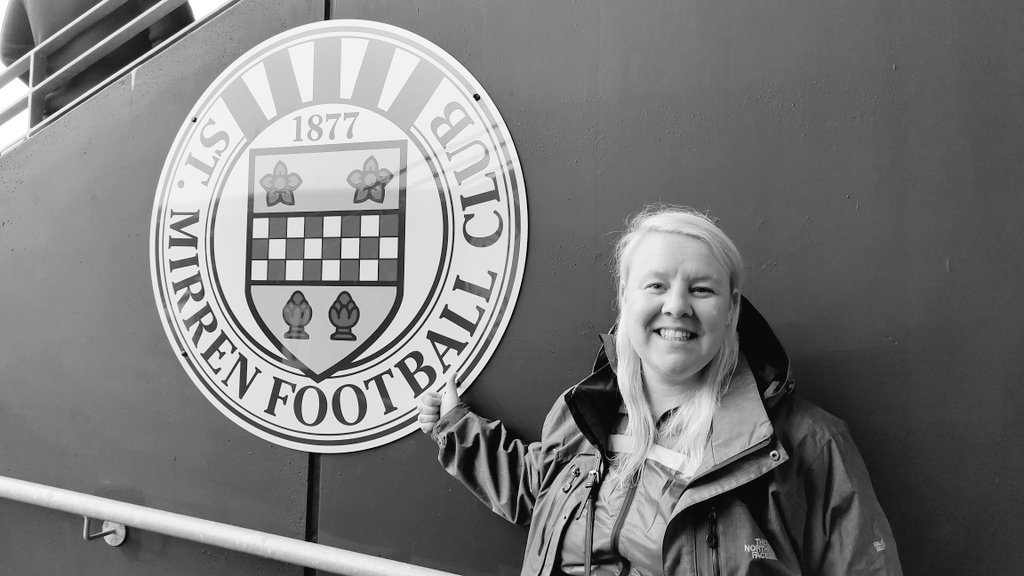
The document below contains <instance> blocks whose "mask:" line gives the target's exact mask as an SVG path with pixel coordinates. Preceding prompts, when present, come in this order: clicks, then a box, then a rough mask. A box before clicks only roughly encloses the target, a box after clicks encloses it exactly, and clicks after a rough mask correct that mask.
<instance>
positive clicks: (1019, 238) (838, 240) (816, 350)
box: [0, 0, 1024, 575]
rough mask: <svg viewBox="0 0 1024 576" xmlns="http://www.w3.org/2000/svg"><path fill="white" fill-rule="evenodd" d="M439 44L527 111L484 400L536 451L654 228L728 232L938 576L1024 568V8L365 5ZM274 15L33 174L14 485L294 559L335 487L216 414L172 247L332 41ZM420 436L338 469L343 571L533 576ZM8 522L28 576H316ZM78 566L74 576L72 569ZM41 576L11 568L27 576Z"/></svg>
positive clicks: (1, 546)
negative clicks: (274, 71)
mask: <svg viewBox="0 0 1024 576" xmlns="http://www.w3.org/2000/svg"><path fill="white" fill-rule="evenodd" d="M331 10H332V13H333V16H334V17H337V18H342V17H345V18H367V19H373V20H380V21H384V22H387V23H390V24H394V25H397V26H401V27H403V28H407V29H409V30H411V31H413V32H415V33H417V34H420V35H421V36H424V37H426V38H428V39H430V40H431V41H433V42H434V43H436V44H438V45H439V46H441V47H442V48H443V49H445V50H447V51H448V52H449V53H451V54H452V55H453V56H454V57H455V58H456V59H458V60H459V61H460V62H461V63H462V64H463V65H465V66H466V68H468V69H469V70H470V71H471V72H472V73H473V74H474V75H475V76H476V78H477V79H478V80H479V81H480V82H481V84H482V85H483V86H484V88H485V89H486V90H487V91H488V93H489V94H490V96H491V98H492V99H493V100H494V101H495V102H496V104H497V106H498V107H499V110H500V112H501V114H502V116H503V117H504V119H505V121H506V123H507V124H508V126H509V129H510V131H511V133H512V136H513V138H514V139H515V143H516V147H517V149H518V151H519V156H520V159H521V161H522V166H523V171H524V174H525V179H526V185H527V189H528V196H529V210H530V247H529V256H528V259H527V265H526V276H525V279H524V282H523V287H522V291H521V294H520V298H519V304H518V306H517V309H516V312H515V314H514V316H513V317H512V321H511V324H510V326H509V329H508V331H507V332H506V334H505V337H504V338H503V340H502V344H501V347H500V348H499V349H498V351H497V353H496V354H495V355H494V358H493V359H492V361H491V362H490V364H489V365H488V367H487V369H486V371H485V372H484V373H483V375H482V376H481V377H480V378H479V379H478V380H477V381H476V383H475V384H474V386H473V387H472V388H471V389H470V391H469V392H468V394H467V395H466V398H467V400H468V401H469V402H470V404H472V405H473V406H474V407H476V408H477V409H478V410H479V411H480V412H481V413H483V414H485V415H488V416H491V417H498V418H502V419H503V420H504V421H505V422H506V423H507V424H508V425H509V427H510V428H511V429H512V430H513V431H515V432H516V433H518V434H519V435H520V436H521V437H523V438H524V439H528V440H531V439H536V437H537V434H538V432H539V429H540V425H541V422H542V419H543V417H544V414H545V413H546V411H547V409H548V407H549V406H550V405H551V403H552V402H553V401H554V399H555V397H556V396H557V395H558V394H559V393H560V392H561V391H562V390H564V389H565V388H566V387H568V386H570V385H571V384H573V383H574V382H576V381H577V380H578V379H579V378H581V377H582V376H584V375H585V374H586V373H587V368H588V366H589V365H590V361H591V358H592V354H593V352H594V350H595V348H596V345H597V339H596V336H595V335H596V333H597V332H599V331H601V330H605V329H607V328H608V326H609V325H610V324H611V322H612V320H613V315H614V312H613V309H612V294H613V293H612V289H611V286H610V283H609V280H608V270H607V260H608V255H609V246H610V243H611V242H612V241H613V239H614V237H615V234H614V233H613V232H614V231H615V230H618V229H620V228H621V226H622V220H623V218H624V217H625V216H626V215H627V214H629V213H631V212H634V211H635V210H637V209H638V208H639V207H640V206H641V205H643V204H644V203H646V202H652V201H668V202H675V203H681V204H688V205H691V206H695V207H698V208H709V209H711V210H712V213H713V214H714V215H716V216H718V217H719V218H720V219H721V220H720V224H721V225H722V227H723V228H724V229H725V230H726V231H727V232H728V233H730V234H731V235H732V237H733V238H734V239H735V240H736V242H737V244H738V245H739V246H740V248H741V250H742V251H743V252H744V255H745V257H746V260H747V268H748V283H747V288H746V294H747V295H748V296H749V297H750V299H751V300H752V301H754V302H755V303H756V304H757V305H758V307H759V308H760V310H761V311H762V313H763V314H764V315H765V316H766V317H767V318H768V319H769V321H771V322H772V323H773V325H774V327H775V328H776V330H777V332H778V334H779V336H780V337H781V339H782V340H783V342H784V343H785V344H786V346H787V348H788V350H789V352H790V354H791V356H792V357H793V363H794V366H795V370H796V376H797V379H798V391H799V392H800V393H802V394H804V395H805V396H807V397H809V398H811V399H813V400H814V401H816V402H818V403H820V404H821V405H823V406H824V407H825V408H827V409H828V410H830V411H832V412H833V413H835V414H837V415H839V416H841V417H842V418H844V419H845V420H847V421H848V422H849V423H850V425H851V427H852V430H853V434H854V437H855V438H856V439H857V442H858V444H859V446H860V448H861V451H862V452H863V454H864V457H865V459H866V461H867V463H868V466H869V468H870V470H871V473H872V477H873V479H874V484H875V487H876V490H877V492H878V495H879V498H880V500H881V501H882V504H883V506H884V507H885V509H886V511H887V512H888V514H889V518H890V521H891V523H892V525H893V530H894V532H895V534H896V537H897V540H898V544H899V549H900V552H901V555H902V557H903V561H904V567H905V569H906V572H907V573H908V574H1011V573H1015V571H1016V568H1017V567H1018V566H1020V565H1021V564H1022V563H1024V552H1022V549H1021V547H1019V546H1017V543H1016V536H1017V535H1018V534H1021V533H1024V520H1022V519H1021V518H1020V517H1019V515H1018V514H1017V513H1016V512H1017V511H1018V510H1021V509H1024V491H1022V490H1020V481H1019V480H1018V479H1019V478H1020V477H1021V476H1022V474H1024V452H1022V451H1021V450H1020V448H1019V446H1020V445H1021V442H1022V440H1024V423H1022V419H1020V418H1018V417H1017V415H1018V414H1019V413H1020V412H1021V411H1022V409H1024V394H1022V393H1021V389H1020V388H1021V383H1022V381H1024V360H1022V359H1021V354H1020V351H1021V350H1022V349H1024V334H1022V331H1021V330H1020V329H1019V327H1020V326H1021V325H1024V304H1022V303H1021V302H1020V300H1019V299H1018V298H1016V297H1015V296H1016V293H1017V292H1018V291H1019V290H1018V289H1017V286H1016V281H1017V280H1019V279H1020V278H1021V277H1022V273H1024V232H1022V229H1021V226H1020V225H1019V224H1018V222H1019V220H1020V217H1021V214H1024V195H1022V194H1020V188H1021V185H1020V183H1021V182H1022V176H1024V162H1022V158H1021V156H1022V154H1024V108H1022V107H1021V105H1020V103H1021V101H1022V100H1021V99H1022V96H1024V37H1022V36H1021V34H1020V33H1019V31H1020V30H1021V29H1024V26H1022V25H1024V8H1021V7H1020V5H1019V3H1017V2H1012V1H1009V0H998V1H992V2H987V3H984V5H980V4H978V3H976V2H968V1H966V0H931V1H929V2H923V1H916V0H912V1H909V2H900V3H892V2H880V1H877V0H866V1H860V2H821V1H817V0H799V1H795V2H785V3H783V2H770V1H764V0H736V1H731V2H722V1H721V0H705V1H655V0H634V1H631V2H621V1H615V0H587V1H585V2H572V3H570V2H549V1H543V0H522V1H519V2H502V1H499V0H445V1H440V0H429V1H428V0H415V1H409V0H377V1H374V2H366V1H359V2H357V1H336V2H333V4H332V5H331ZM323 13H324V4H323V3H322V2H313V1H308V2H287V3H277V2H270V1H268V0H246V1H243V2H242V3H240V4H239V5H238V6H236V7H235V8H233V9H232V10H230V11H228V12H227V13H226V14H224V15H223V16H221V17H220V18H219V19H217V20H215V21H214V22H212V23H210V24H208V25H206V26H204V27H203V28H202V29H201V30H199V31H198V32H196V33H195V34H193V35H191V36H189V37H188V38H186V39H185V40H184V41H182V42H180V43H179V44H177V45H175V46H173V47H172V48H171V49H169V50H167V51H166V52H165V53H163V54H161V55H160V56H159V57H158V58H156V59H154V60H153V61H151V62H149V63H147V64H146V65H144V66H143V67H142V68H140V69H139V71H138V72H137V73H136V74H135V75H134V77H126V78H124V79H122V80H120V81H119V82H117V83H116V84H114V85H113V86H111V87H110V88H108V89H107V90H105V91H103V92H102V93H101V94H99V95H97V96H96V97H95V98H93V99H91V100H89V101H88V102H86V103H85V104H84V105H83V106H81V107H79V108H78V109H76V110H74V111H73V112H72V113H71V114H69V115H67V116H66V117H64V118H63V119H61V120H60V121H58V122H57V123H55V125H54V126H51V127H50V128H48V129H46V130H44V131H43V132H42V133H40V134H39V135H37V136H36V137H34V138H33V139H32V140H31V141H30V142H28V143H26V144H24V145H22V146H21V147H19V148H17V149H16V150H15V151H14V152H12V153H10V154H8V155H6V156H4V157H2V158H0V271H2V272H0V273H2V275H3V281H2V282H0V321H2V323H3V326H4V328H3V330H2V331H0V394H2V396H0V454H2V455H3V457H2V458H0V474H4V475H8V476H13V477H16V478H23V479H26V480H31V481H36V482H42V483H47V484H53V485H56V486H60V487H65V488H70V489H73V490H80V491H83V492H87V493H93V494H99V495H104V496H110V497H113V498H118V499H122V500H127V501H130V502H136V503H140V504H144V505H148V506H154V507H157V508H164V509H169V510H172V511H175V512H181V513H185V514H194V515H197V516H200V517H204V518H210V519H213V520H219V521H224V522H230V523H235V524H240V525H242V526H246V527H251V528H256V529H260V530H267V531H269V532H274V533H278V534H283V535H287V536H293V537H300V538H301V537H302V535H303V531H304V525H305V521H306V519H305V500H304V499H305V494H306V461H307V458H306V455H305V454H302V453H298V452H292V451H289V450H285V449H281V448H277V447H275V446H272V445H270V444H267V443H265V442H263V441H261V440H258V439H256V438H255V437H252V436H250V435H248V434H247V433H245V432H243V431H242V430H241V429H239V428H238V427H236V426H235V425H234V424H232V423H230V422H229V421H227V420H226V419H225V418H223V417H222V416H221V415H220V414H219V413H218V412H217V411H216V410H215V409H214V408H213V407H212V406H210V405H209V404H208V403H207V402H206V401H205V399H204V398H203V397H202V396H201V395H200V394H199V393H198V391H197V390H196V389H195V387H194V385H193V384H192V383H191V382H190V381H189V379H188V377H187V376H186V375H185V373H184V371H182V369H181V368H180V366H179V364H178V363H177V361H176V360H175V358H174V357H173V351H172V349H171V347H170V346H169V345H168V343H167V341H166V339H165V337H164V333H163V329H162V327H161V325H160V322H159V319H158V316H157V311H156V308H155V304H154V302H153V296H152V288H151V286H150V278H149V262H148V258H147V253H146V246H147V242H148V236H149V222H150V214H151V209H152V202H153V194H154V190H155V188H156V182H157V179H158V177H159V174H160V170H161V167H162V164H163V160H164V157H165V155H166V153H167V149H168V147H169V146H170V143H171V141H172V140H173V138H174V135H175V133H176V132H177V130H178V127H179V125H180V123H181V122H182V121H183V120H184V119H185V116H186V114H187V113H188V110H189V109H190V108H191V106H192V105H193V104H194V103H195V101H196V100H197V99H198V97H199V95H200V94H201V93H202V91H203V90H204V89H205V87H206V86H207V85H208V84H209V83H210V82H211V81H212V80H213V78H214V77H215V76H216V75H217V74H219V73H220V71H222V70H223V69H224V68H225V67H226V66H227V65H228V64H229V63H230V62H231V61H233V60H234V59H235V58H237V57H238V56H239V55H240V54H242V53H243V52H244V51H245V50H247V49H248V48H249V47H251V46H253V45H255V44H256V43H258V42H259V41H261V40H263V39H265V38H267V37H269V36H272V35H273V34H275V33H277V32H278V31H281V30H284V29H287V28H291V27H294V26H297V25H299V24H302V23H305V22H308V21H312V20H317V19H320V18H322V17H323ZM435 456H436V449H435V448H434V447H433V446H432V444H431V442H430V441H429V440H428V439H427V438H426V437H424V436H422V435H420V434H416V435H414V436H410V437H408V438H405V439H403V440H400V441H398V442H395V443H393V444H390V445H388V446H385V447H382V448H378V449H374V450H370V451H367V452H362V453H358V454H349V455H338V456H329V457H328V456H325V457H323V458H322V471H321V472H322V476H321V485H320V488H321V495H320V498H321V509H320V522H319V526H318V529H319V538H320V541H321V542H323V543H326V544H332V545H337V546H341V547H345V548H350V549H354V550H357V551H362V552H369V553H374V554H379V555H382V556H386V557H389V558H394V559H398V560H404V561H409V562H413V563H417V564H423V565H428V566H432V567H437V568H443V569H448V570H451V571H455V572H460V573H465V574H481V575H482V574H516V573H518V569H519V558H520V556H521V552H522V546H523V543H524V541H525V531H524V530H523V529H521V528H517V527H513V526H508V525H505V524H504V523H503V522H502V521H501V520H500V519H499V518H497V517H496V516H494V515H493V514H491V513H490V512H489V511H488V510H487V509H486V508H485V507H483V506H482V505H480V504H478V503H477V502H476V501H475V500H474V499H473V498H472V496H470V495H469V494H468V493H467V492H466V491H465V490H463V489H462V488H461V487H460V486H458V485H457V484H456V483H455V482H454V481H453V480H451V479H450V478H448V477H447V476H446V475H445V473H444V472H443V471H442V470H441V469H440V467H439V466H438V465H437V464H436V462H435V461H434V460H435ZM79 522H80V520H79V519H78V518H76V517H71V516H69V515H65V514H60V513H54V512H46V511H43V510H42V509H39V508H34V507H29V506H22V505H18V504H12V503H10V502H7V501H3V500H0V529H2V530H3V532H4V537H3V538H0V560H2V561H3V563H4V564H3V568H2V569H0V573H6V572H4V571H5V570H9V573H12V574H22V573H24V574H32V573H37V572H38V571H39V567H40V566H42V567H45V568H46V570H45V572H46V573H62V572H65V571H73V570H77V571H78V572H79V573H90V574H91V573H97V574H98V573H109V574H146V575H150V574H186V573H202V574H236V573H237V574H248V573H262V574H298V573H301V570H299V569H296V568H290V567H286V566H284V565H281V564H277V563H273V562H264V561H259V560H256V559H252V558H249V557H246V556H243V555H240V554H238V555H236V554H231V553H226V552H222V551H218V550H216V549H211V548H204V547H202V546H199V545H192V544H189V543H186V542H182V541H178V540H175V539H171V538H164V537H161V536H158V535H153V534H139V533H138V532H136V533H135V534H134V535H133V536H132V537H131V538H130V539H129V543H128V544H126V546H125V547H124V548H122V549H118V550H113V549H109V548H107V547H106V546H105V545H103V544H100V543H88V544H87V543H84V542H82V541H81V540H80V523H79ZM72 566H74V567H75V568H71V567H72ZM8 567H9V568H8Z"/></svg>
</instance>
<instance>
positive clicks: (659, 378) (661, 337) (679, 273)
mask: <svg viewBox="0 0 1024 576" xmlns="http://www.w3.org/2000/svg"><path fill="white" fill-rule="evenodd" d="M729 284H730V282H729V273H728V272H727V271H726V269H725V268H724V267H723V266H722V265H721V264H719V263H718V261H717V260H715V257H714V256H713V255H712V253H711V250H710V249H709V248H708V246H707V244H705V243H704V242H703V241H701V240H698V239H696V238H692V237H690V236H682V235H679V234H670V233H666V232H650V233H648V234H646V235H645V236H643V237H641V238H640V240H638V241H637V244H636V246H634V248H633V251H632V255H631V258H630V262H629V263H628V268H627V270H626V282H625V284H624V286H623V294H622V322H623V324H624V325H623V326H621V328H622V329H625V330H626V331H627V335H628V336H629V340H630V342H631V343H632V345H633V348H634V349H635V350H636V352H637V354H638V355H639V356H640V361H641V363H642V365H643V370H644V380H645V381H646V382H647V383H648V385H654V386H659V387H666V386H668V387H673V388H679V389H680V390H682V389H683V388H692V387H694V386H696V385H699V384H700V383H701V382H700V380H699V375H700V372H701V370H702V369H703V368H704V367H705V366H707V364H708V363H709V362H710V361H711V359H712V358H714V356H715V354H716V353H717V352H718V349H719V348H721V347H722V342H723V341H724V340H725V334H726V327H727V326H728V324H729V319H730V315H731V312H732V309H733V306H735V305H736V301H737V300H738V294H735V295H734V294H733V293H732V291H731V290H730V285H729Z"/></svg>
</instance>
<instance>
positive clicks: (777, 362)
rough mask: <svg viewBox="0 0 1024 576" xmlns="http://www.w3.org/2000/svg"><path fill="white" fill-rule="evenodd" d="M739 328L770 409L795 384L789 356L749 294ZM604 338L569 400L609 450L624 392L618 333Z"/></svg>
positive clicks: (592, 437)
mask: <svg viewBox="0 0 1024 576" xmlns="http://www.w3.org/2000/svg"><path fill="white" fill-rule="evenodd" d="M612 332H614V328H613V329H612ZM737 332H738V333H739V340H740V352H741V353H742V355H743V356H744V357H745V358H746V360H747V364H748V366H749V367H750V371H751V372H752V373H753V375H754V380H755V381H756V382H757V390H758V392H759V393H760V395H761V400H762V402H763V403H764V405H765V408H766V409H771V408H772V407H773V406H775V405H776V404H777V403H778V402H779V401H780V400H781V399H782V398H784V397H785V396H787V395H788V394H790V393H791V392H792V391H793V388H794V387H795V383H794V382H793V380H792V379H791V378H790V366H789V356H788V355H787V354H786V350H785V348H783V347H782V343H781V342H779V339H778V338H777V337H776V336H775V332H773V331H772V329H771V326H769V325H768V321H767V320H765V319H764V316H762V315H761V313H760V312H758V311H757V308H755V307H754V305H753V304H751V303H750V301H749V300H747V298H746V297H745V296H743V297H741V300H740V318H739V325H738V326H737ZM601 341H602V344H603V346H602V347H601V349H600V350H599V351H598V353H597V358H596V359H595V360H594V371H593V373H592V374H591V375H590V376H588V377H586V378H584V379H583V381H581V382H580V383H579V384H577V385H576V386H574V387H572V388H570V389H569V391H568V392H566V393H565V401H566V404H567V405H568V406H569V411H570V413H571V414H572V416H573V419H575V420H576V424H577V425H578V426H579V428H580V430H581V431H582V432H583V435H584V436H586V438H587V440H589V441H590V442H591V443H592V444H594V445H596V446H599V447H601V449H602V450H605V439H606V438H607V437H608V435H609V434H610V433H611V430H610V426H611V425H612V423H613V422H614V421H615V416H616V414H617V412H618V410H619V406H620V405H621V404H622V396H621V395H620V394H619V388H618V385H617V384H616V382H615V364H616V362H615V336H614V335H613V334H601Z"/></svg>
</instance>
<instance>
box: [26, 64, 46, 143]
mask: <svg viewBox="0 0 1024 576" xmlns="http://www.w3.org/2000/svg"><path fill="white" fill-rule="evenodd" d="M45 78H46V56H43V55H42V54H40V53H38V52H35V51H33V52H32V56H31V59H30V60H29V64H28V129H29V133H31V132H32V128H33V127H34V126H35V125H36V124H39V123H40V122H42V121H43V104H44V103H45V101H46V94H42V93H40V92H37V91H36V86H37V85H39V83H40V82H42V81H43V80H44V79H45Z"/></svg>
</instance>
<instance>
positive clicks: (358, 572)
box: [0, 476, 454, 576]
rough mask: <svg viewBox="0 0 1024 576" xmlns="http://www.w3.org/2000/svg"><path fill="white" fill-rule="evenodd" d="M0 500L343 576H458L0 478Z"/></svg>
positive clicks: (246, 529) (274, 535)
mask: <svg viewBox="0 0 1024 576" xmlns="http://www.w3.org/2000/svg"><path fill="white" fill-rule="evenodd" d="M0 498H7V499H10V500H16V501H18V502H24V503H26V504H33V505H36V506H42V507H44V508H50V509H53V510H61V511H63V512H68V513H71V514H77V515H79V516H85V517H87V518H101V519H104V520H109V521H112V522H117V523H120V524H124V525H126V526H129V527H133V528H138V529H141V530H147V531H150V532H157V533H160V534H166V535H168V536H174V537H176V538H181V539H183V540H191V541H193V542H199V543H201V544H207V545H211V546H218V547H220V548H225V549H227V550H234V551H236V552H244V553H246V554H251V555H253V556H259V557H262V558H269V559H272V560H278V561H281V562H287V563H290V564H295V565H298V566H305V567H308V568H315V569H317V570H325V571H328V572H331V573H334V574H343V575H345V576H454V575H453V574H452V573H450V572H443V571H440V570H434V569H432V568H425V567H422V566H416V565H414V564H406V563H404V562H398V561H396V560H389V559H387V558H379V557H377V556H370V555H368V554H361V553H359V552H352V551H349V550H342V549H340V548H334V547H331V546H324V545H323V544H315V543H312V542H306V541H303V540H296V539H295V538H287V537H285V536H278V535H276V534H270V533H267V532H260V531H258V530H250V529H248V528H242V527H240V526H233V525H231V524H223V523H220V522H213V521H211V520H203V519H202V518H196V517H194V516H186V515H184V514H176V513H174V512H167V511H164V510H158V509H156V508H149V507H146V506H139V505H136V504H129V503H127V502H121V501H119V500H111V499H109V498H103V497H100V496H92V495H90V494H82V493H81V492H73V491H71V490H64V489H62V488H54V487H53V486H46V485H44V484H36V483H34V482H26V481H24V480H17V479H15V478H8V477H6V476H0Z"/></svg>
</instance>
